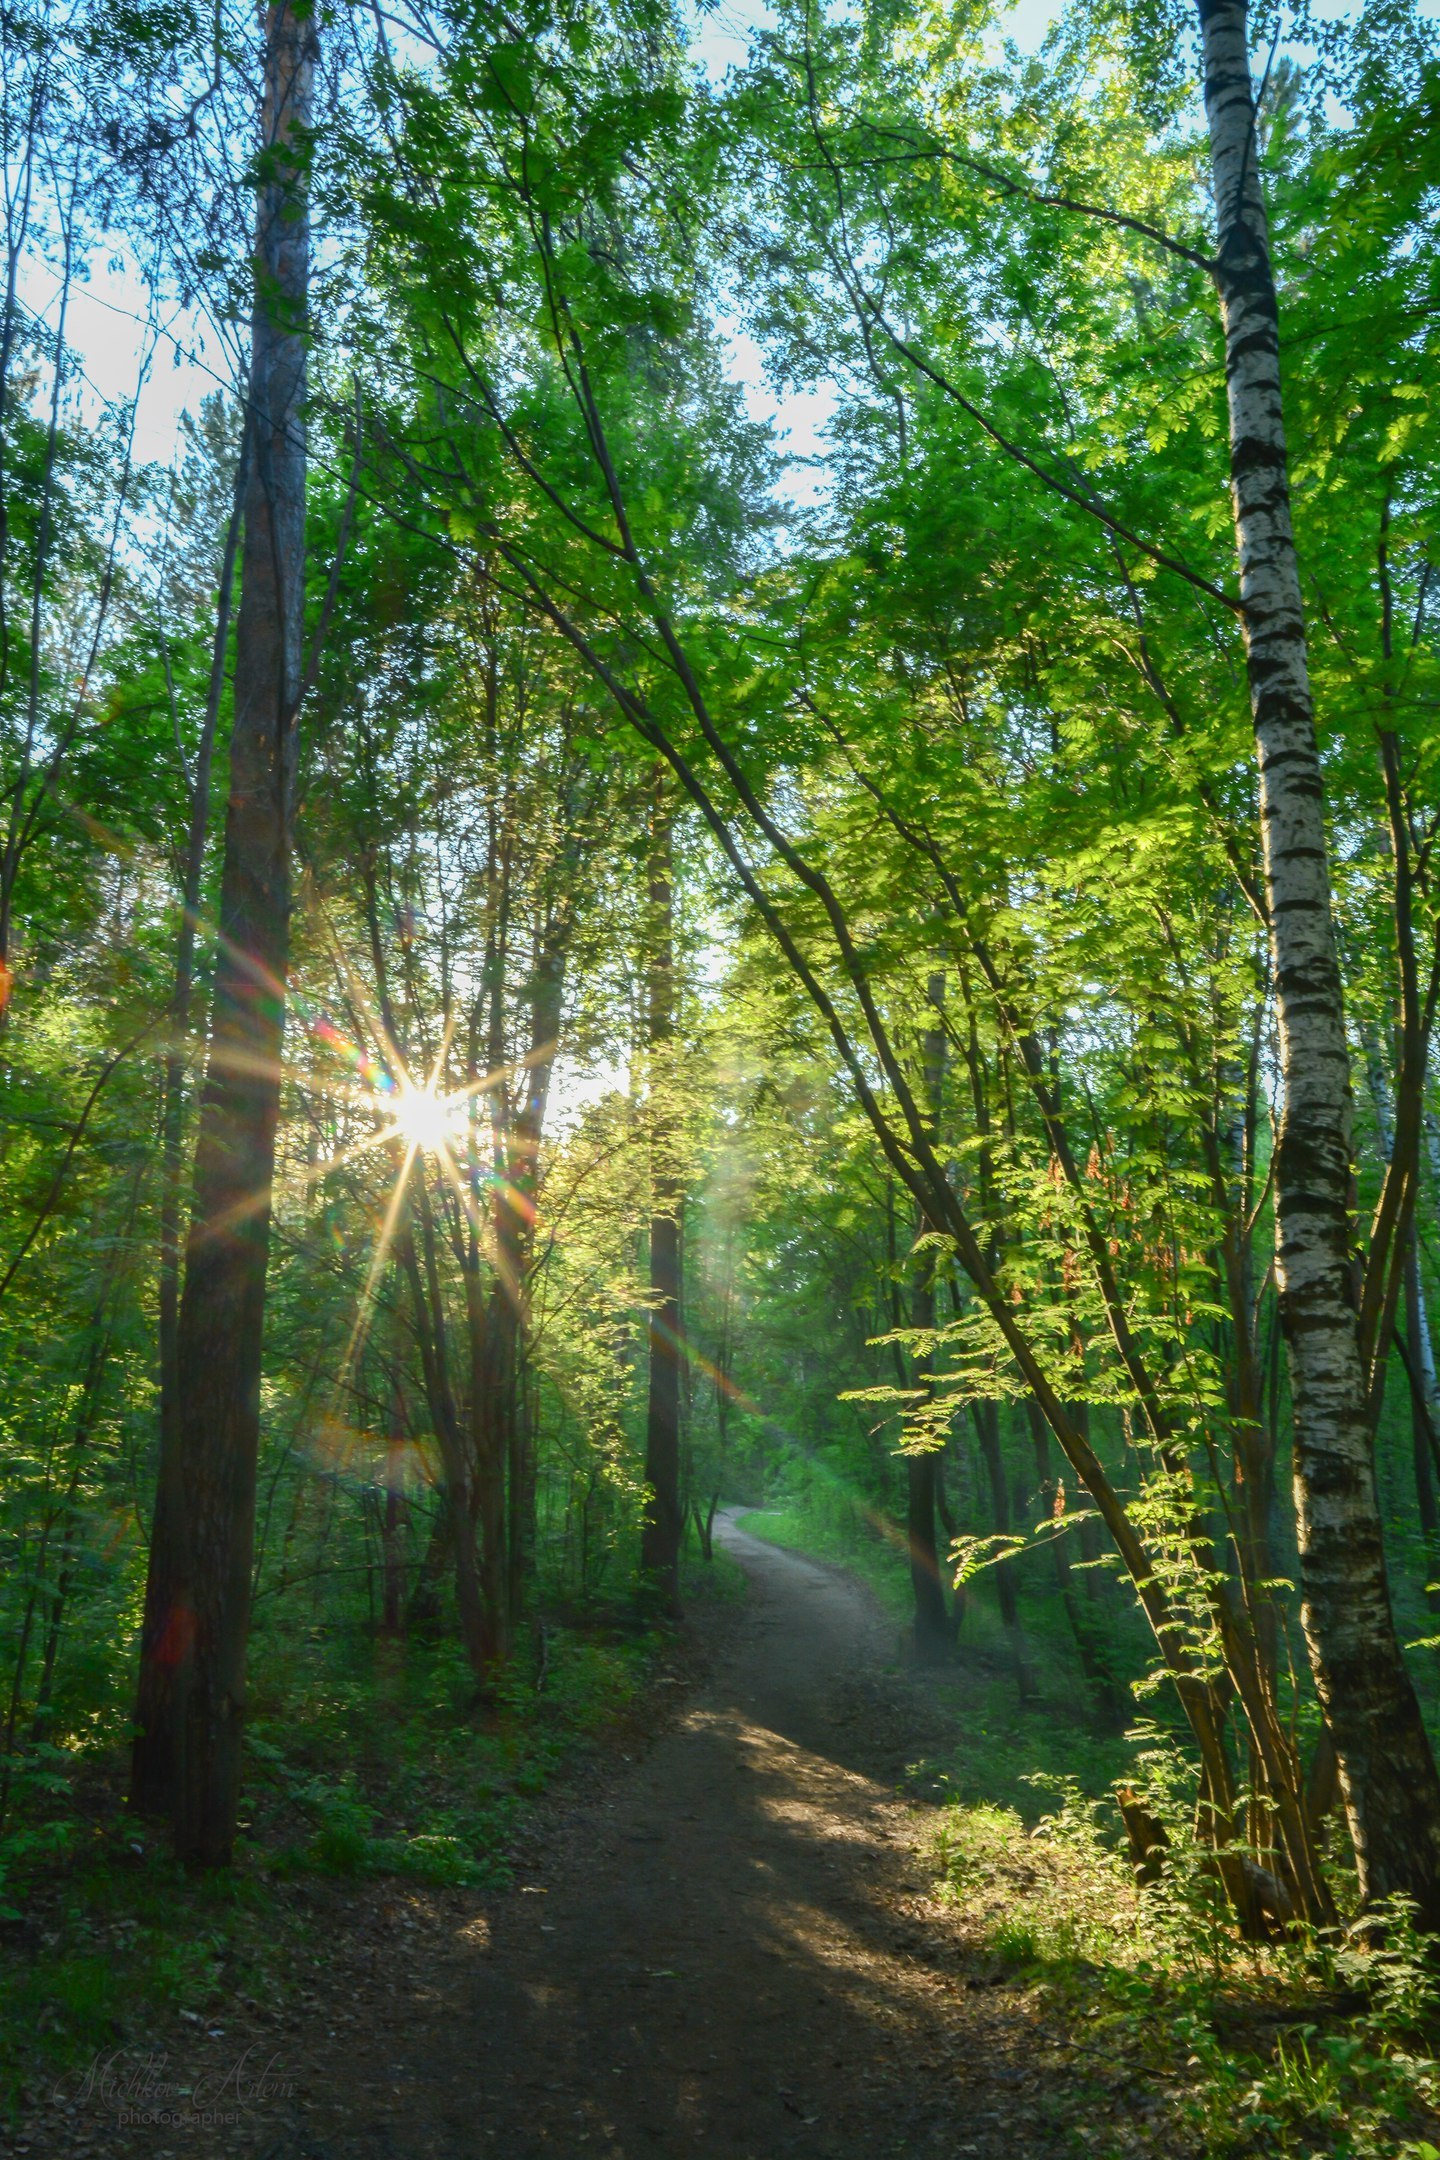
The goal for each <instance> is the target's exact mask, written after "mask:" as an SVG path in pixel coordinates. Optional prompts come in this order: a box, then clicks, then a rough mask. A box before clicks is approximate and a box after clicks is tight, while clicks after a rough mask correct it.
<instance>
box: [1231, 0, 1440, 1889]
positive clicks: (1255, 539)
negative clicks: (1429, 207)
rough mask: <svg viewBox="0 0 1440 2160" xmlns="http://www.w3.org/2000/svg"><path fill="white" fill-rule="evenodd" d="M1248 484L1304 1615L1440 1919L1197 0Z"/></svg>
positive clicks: (1310, 772) (1285, 595) (1293, 601)
mask: <svg viewBox="0 0 1440 2160" xmlns="http://www.w3.org/2000/svg"><path fill="white" fill-rule="evenodd" d="M1199 16H1200V25H1201V32H1202V36H1203V42H1204V71H1205V110H1206V114H1207V116H1208V119H1209V123H1210V154H1211V173H1212V182H1213V189H1214V196H1215V209H1216V221H1217V240H1218V246H1217V251H1216V263H1215V278H1216V284H1217V287H1218V290H1219V295H1220V305H1221V313H1222V319H1223V323H1224V332H1225V375H1226V388H1227V394H1228V399H1229V411H1230V481H1231V496H1232V503H1233V508H1234V515H1235V531H1236V541H1237V546H1238V552H1239V560H1240V595H1241V603H1242V609H1243V614H1242V621H1243V624H1244V631H1245V647H1246V662H1247V668H1248V673H1249V681H1250V703H1251V711H1252V715H1253V719H1254V725H1255V738H1256V748H1257V756H1258V762H1259V770H1260V817H1261V833H1262V842H1263V849H1264V863H1265V881H1266V892H1267V896H1268V900H1269V908H1270V923H1271V933H1270V934H1271V943H1272V952H1273V964H1274V972H1275V984H1276V1003H1277V1009H1278V1018H1279V1029H1280V1069H1281V1114H1280V1126H1279V1132H1278V1135H1277V1140H1276V1152H1275V1206H1276V1222H1277V1227H1276V1260H1275V1271H1276V1281H1277V1284H1278V1288H1279V1295H1280V1308H1281V1316H1282V1323H1283V1326H1284V1330H1285V1338H1286V1342H1287V1344H1288V1347H1289V1359H1290V1375H1291V1392H1292V1395H1293V1399H1294V1406H1295V1496H1296V1512H1297V1515H1298V1518H1299V1541H1300V1578H1301V1588H1302V1593H1303V1608H1302V1611H1303V1623H1304V1629H1305V1639H1306V1642H1307V1645H1308V1647H1309V1652H1310V1661H1311V1665H1312V1667H1313V1670H1314V1674H1315V1684H1316V1688H1317V1690H1318V1692H1319V1695H1320V1700H1321V1704H1322V1706H1323V1708H1324V1712H1325V1717H1326V1720H1327V1722H1328V1725H1329V1728H1330V1731H1331V1734H1332V1736H1333V1739H1334V1744H1335V1752H1336V1755H1337V1757H1338V1761H1339V1767H1340V1782H1341V1790H1342V1793H1343V1795H1344V1801H1345V1811H1346V1814H1347V1816H1348V1818H1349V1824H1350V1832H1351V1836H1352V1838H1353V1840H1354V1845H1355V1853H1356V1858H1357V1861H1358V1863H1359V1870H1360V1886H1361V1891H1362V1894H1363V1895H1364V1896H1365V1898H1367V1899H1370V1900H1373V1899H1375V1898H1379V1897H1384V1896H1386V1895H1387V1894H1389V1893H1391V1892H1394V1891H1404V1892H1407V1893H1408V1894H1409V1895H1410V1896H1411V1897H1413V1898H1414V1899H1415V1900H1416V1901H1417V1903H1418V1906H1419V1917H1420V1921H1421V1924H1422V1925H1424V1926H1427V1927H1437V1926H1440V1779H1437V1777H1436V1771H1435V1762H1434V1757H1433V1755H1432V1753H1431V1749H1430V1743H1429V1740H1428V1738H1427V1736H1426V1732H1425V1727H1424V1724H1423V1723H1422V1721H1421V1716H1420V1708H1419V1704H1418V1702H1417V1700H1416V1696H1415V1690H1414V1687H1413V1685H1412V1683H1411V1680H1410V1675H1409V1673H1408V1671H1407V1670H1406V1666H1405V1660H1404V1657H1403V1655H1402V1653H1401V1649H1400V1643H1399V1639H1398V1637H1397V1635H1396V1631H1395V1623H1394V1617H1393V1614H1392V1612H1391V1607H1390V1592H1389V1584H1388V1582H1387V1579H1386V1572H1385V1555H1384V1549H1383V1544H1382V1536H1381V1523H1380V1510H1379V1504H1378V1499H1377V1495H1376V1489H1375V1473H1374V1464H1373V1457H1372V1445H1371V1432H1370V1425H1369V1418H1368V1413H1367V1403H1366V1385H1365V1373H1364V1368H1363V1364H1362V1360H1361V1347H1360V1337H1359V1327H1358V1319H1357V1314H1356V1310H1355V1302H1354V1290H1353V1278H1352V1275H1351V1269H1350V1255H1349V1243H1350V1235H1351V1223H1350V1209H1349V1184H1350V1118H1351V1087H1350V1058H1349V1051H1348V1046H1347V1043H1346V1038H1345V1023H1344V1013H1343V1007H1342V998H1341V984H1340V970H1339V963H1338V958H1337V953H1336V944H1335V932H1334V923H1333V918H1332V912H1331V888H1330V873H1329V861H1328V854H1327V848H1326V838H1325V820H1324V800H1323V788H1322V781H1321V771H1320V760H1319V755H1318V751H1317V748H1316V741H1315V728H1314V714H1313V706H1312V701H1311V694H1310V681H1309V672H1308V665H1307V656H1306V642H1305V616H1304V608H1303V604H1302V600H1301V593H1300V576H1299V568H1298V564H1297V560H1296V552H1295V540H1294V534H1293V531H1292V528H1291V521H1290V491H1289V477H1288V464H1287V453H1286V442H1285V423H1284V411H1283V405H1282V400H1281V390H1280V337H1279V310H1278V305H1277V300H1276V292H1275V283H1274V277H1273V273H1272V269H1271V263H1270V251H1269V238H1268V232H1267V228H1266V219H1265V207H1264V201H1263V197H1262V194H1261V189H1260V179H1259V171H1258V142H1257V135H1256V125H1255V102H1254V93H1253V90H1252V86H1251V79H1250V58H1249V50H1248V43H1247V34H1246V8H1245V4H1244V0H1199Z"/></svg>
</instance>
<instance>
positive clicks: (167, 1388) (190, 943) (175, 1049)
mask: <svg viewBox="0 0 1440 2160" xmlns="http://www.w3.org/2000/svg"><path fill="white" fill-rule="evenodd" d="M247 398H248V392H247ZM249 441H250V428H249V422H248V418H247V420H246V422H245V424H244V426H243V428H242V432H241V439H240V456H239V459H238V461H237V464H236V471H235V499H234V502H233V505H232V507H231V512H230V522H229V525H228V527H227V529H226V533H225V546H224V552H223V555H222V558H221V564H220V590H219V597H218V602H217V606H216V612H215V642H214V645H213V647H212V650H211V658H210V685H209V692H208V695H207V697H206V700H205V717H204V721H203V723H202V726H201V730H200V741H199V744H198V746H197V749H196V753H195V778H194V783H193V786H192V789H191V797H190V831H189V835H188V839H187V844H186V850H185V872H184V880H183V885H182V889H181V895H180V927H179V929H178V931H177V933H176V939H175V981H174V984H173V986H172V988H171V992H170V1040H169V1042H168V1044H167V1045H166V1050H165V1078H164V1083H163V1100H162V1106H161V1112H160V1268H159V1284H158V1293H157V1308H158V1321H159V1349H160V1451H159V1461H158V1464H157V1468H156V1476H155V1512H154V1517H153V1520H152V1523H151V1530H150V1564H149V1569H148V1571H147V1574H146V1578H145V1614H144V1619H143V1621H142V1623H141V1628H140V1679H139V1686H138V1690H137V1694H136V1702H135V1744H134V1747H133V1749H132V1750H131V1756H130V1801H131V1805H132V1806H133V1807H134V1808H135V1809H136V1810H137V1811H138V1812H139V1813H140V1814H142V1815H153V1816H165V1815H168V1814H169V1812H170V1810H171V1808H172V1806H173V1804H174V1789H175V1763H176V1760H177V1747H178V1741H177V1736H176V1713H177V1690H176V1678H177V1672H178V1663H177V1658H176V1655H175V1652H176V1649H177V1645H178V1640H179V1634H178V1631H179V1630H180V1628H181V1626H182V1624H183V1623H182V1622H181V1619H180V1615H181V1613H182V1611H183V1609H184V1604H183V1597H182V1591H183V1585H182V1583H181V1580H180V1577H179V1575H178V1573H177V1572H176V1570H177V1569H178V1566H179V1562H180V1551H181V1544H182V1527H181V1522H180V1517H181V1512H182V1501H181V1491H180V1474H181V1471H180V1419H179V1407H180V1390H179V1372H178V1365H177V1354H178V1350H179V1337H180V1211H181V1189H182V1185H183V1179H184V1171H183V1154H184V1151H183V1146H182V1141H183V1132H182V1125H183V1118H184V1108H185V1064H186V1051H187V1048H188V1043H189V1034H190V1006H191V997H192V992H193V990H194V985H195V933H196V929H197V926H198V915H199V907H200V883H201V879H202V877H203V875H204V869H205V843H206V839H207V837H208V834H209V829H210V766H211V759H212V756H213V753H214V748H215V727H216V722H217V721H218V719H219V716H220V698H221V694H222V692H223V690H224V687H225V655H226V651H227V648H228V646H229V643H230V603H231V596H232V593H233V589H234V581H235V559H236V555H237V553H238V549H239V541H240V524H241V518H242V516H243V512H244V494H245V476H246V466H247V461H248V453H249Z"/></svg>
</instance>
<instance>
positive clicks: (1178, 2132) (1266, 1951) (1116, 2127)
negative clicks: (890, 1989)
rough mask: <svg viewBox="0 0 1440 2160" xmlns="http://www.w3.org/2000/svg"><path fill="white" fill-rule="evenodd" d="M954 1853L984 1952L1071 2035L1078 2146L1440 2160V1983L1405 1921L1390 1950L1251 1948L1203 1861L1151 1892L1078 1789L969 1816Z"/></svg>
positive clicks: (953, 1876)
mask: <svg viewBox="0 0 1440 2160" xmlns="http://www.w3.org/2000/svg"><path fill="white" fill-rule="evenodd" d="M934 1856H935V1860H936V1863H937V1866H938V1869H939V1875H940V1891H941V1896H942V1898H943V1899H944V1901H945V1902H946V1903H948V1904H949V1905H950V1906H951V1907H952V1908H953V1909H954V1910H955V1911H956V1913H957V1914H958V1915H959V1916H960V1918H961V1919H962V1921H963V1923H964V1927H965V1930H966V1933H967V1934H968V1935H969V1937H970V1940H971V1941H972V1943H973V1945H974V1947H975V1948H976V1950H977V1951H980V1952H982V1953H983V1954H984V1955H985V1956H986V1957H987V1958H993V1959H996V1960H999V1961H1000V1962H1002V1963H1003V1964H1005V1965H1007V1966H1009V1967H1010V1968H1012V1969H1013V1970H1014V1972H1015V1974H1016V1977H1017V1978H1019V1979H1021V1980H1023V1981H1024V1982H1025V1983H1026V1984H1027V1985H1029V1986H1031V1987H1033V1988H1034V1989H1036V1990H1037V1991H1038V1992H1039V1995H1040V1997H1041V1998H1042V1999H1043V2001H1044V2002H1045V2003H1046V2005H1047V2007H1048V2009H1049V2011H1050V2012H1051V2013H1052V2015H1053V2018H1054V2021H1055V2023H1056V2024H1057V2025H1058V2026H1061V2027H1063V2028H1065V2029H1066V2031H1067V2032H1068V2033H1069V2035H1070V2036H1071V2038H1070V2040H1069V2041H1068V2042H1066V2043H1062V2045H1064V2046H1065V2047H1066V2049H1067V2052H1068V2053H1069V2054H1070V2055H1071V2057H1072V2062H1071V2064H1070V2073H1069V2078H1070V2082H1069V2087H1068V2089H1069V2090H1070V2092H1071V2095H1072V2100H1071V2104H1072V2113H1073V2120H1072V2122H1071V2124H1070V2128H1071V2132H1072V2135H1073V2137H1074V2139H1075V2141H1076V2145H1077V2149H1082V2150H1084V2151H1087V2152H1090V2153H1093V2154H1097V2155H1103V2156H1110V2155H1114V2156H1116V2160H1118V2156H1120V2155H1121V2154H1125V2153H1134V2152H1137V2151H1146V2152H1156V2153H1162V2152H1163V2153H1165V2154H1166V2155H1171V2154H1173V2155H1175V2156H1176V2160H1182V2156H1195V2160H1200V2156H1202V2155H1203V2156H1206V2160H1209V2156H1214V2160H1321V2156H1324V2160H1330V2156H1332V2155H1333V2156H1336V2160H1436V2155H1437V2153H1440V2143H1437V2139H1440V2120H1437V2116H1436V2113H1435V2110H1436V2107H1437V2104H1440V2062H1437V2061H1436V2059H1435V2050H1436V2047H1437V2043H1440V2019H1437V2011H1440V1988H1437V1982H1436V1978H1435V1975H1434V1971H1433V1967H1432V1965H1431V1963H1430V1962H1429V1961H1428V1959H1427V1945H1426V1944H1425V1942H1424V1941H1423V1939H1421V1938H1419V1937H1417V1936H1416V1934H1415V1932H1414V1930H1413V1928H1412V1927H1411V1926H1410V1923H1409V1921H1408V1918H1407V1916H1406V1914H1405V1911H1404V1909H1403V1907H1402V1908H1401V1909H1399V1910H1398V1911H1396V1912H1394V1913H1392V1914H1391V1915H1390V1916H1389V1926H1388V1933H1387V1936H1386V1940H1385V1942H1384V1943H1383V1944H1376V1943H1374V1942H1373V1941H1370V1940H1368V1939H1367V1938H1364V1937H1361V1936H1358V1935H1352V1936H1348V1937H1344V1938H1340V1939H1338V1940H1337V1941H1332V1942H1323V1941H1318V1940H1316V1939H1314V1938H1307V1939H1301V1940H1296V1941H1291V1942H1271V1943H1264V1944H1243V1943H1241V1942H1239V1941H1238V1940H1237V1939H1236V1938H1235V1937H1234V1935H1233V1933H1232V1932H1231V1930H1230V1928H1229V1926H1228V1924H1227V1922H1226V1919H1225V1915H1224V1912H1223V1908H1222V1907H1221V1905H1220V1902H1219V1900H1218V1897H1217V1896H1216V1895H1215V1894H1214V1889H1213V1881H1212V1878H1210V1877H1209V1876H1208V1875H1207V1874H1206V1873H1205V1872H1204V1870H1203V1867H1201V1866H1200V1865H1199V1864H1198V1863H1197V1864H1195V1865H1192V1866H1189V1867H1186V1866H1185V1865H1183V1864H1182V1865H1181V1866H1180V1867H1179V1868H1178V1869H1177V1870H1176V1871H1175V1872H1173V1873H1171V1874H1170V1875H1169V1876H1168V1878H1167V1879H1166V1880H1165V1881H1164V1882H1162V1884H1161V1885H1159V1886H1156V1887H1154V1888H1147V1889H1143V1890H1142V1889H1140V1888H1138V1887H1137V1885H1136V1883H1135V1881H1134V1879H1133V1875H1132V1873H1131V1869H1130V1866H1129V1863H1128V1860H1127V1859H1126V1857H1125V1855H1124V1853H1123V1852H1122V1850H1121V1847H1120V1843H1119V1839H1118V1836H1117V1835H1116V1833H1115V1831H1114V1830H1113V1828H1112V1827H1111V1826H1109V1825H1107V1823H1106V1821H1105V1809H1104V1807H1103V1805H1101V1804H1098V1803H1095V1802H1093V1801H1089V1800H1086V1799H1085V1798H1083V1797H1082V1796H1081V1795H1080V1794H1079V1793H1078V1792H1077V1791H1076V1790H1075V1789H1074V1787H1073V1786H1072V1787H1070V1788H1068V1789H1065V1790H1062V1791H1061V1793H1060V1794H1059V1805H1058V1806H1055V1807H1053V1808H1052V1810H1051V1812H1050V1813H1048V1814H1046V1815H1045V1816H1043V1817H1042V1818H1041V1820H1040V1821H1039V1822H1037V1823H1034V1824H1033V1825H1030V1826H1027V1824H1026V1823H1025V1822H1024V1821H1023V1820H1022V1818H1021V1816H1020V1815H1019V1814H1018V1813H1017V1812H1016V1811H1015V1810H1013V1809H1010V1808H1005V1807H998V1806H994V1805H987V1804H966V1803H964V1802H963V1801H955V1802H952V1803H951V1805H950V1806H948V1807H947V1808H946V1809H945V1810H944V1811H943V1813H942V1816H941V1818H940V1821H939V1824H938V1826H937V1829H936V1832H935V1840H934ZM1061 2089H1062V2092H1063V2091H1065V2090H1066V2089H1067V2081H1066V2080H1065V2079H1062V2081H1061Z"/></svg>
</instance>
